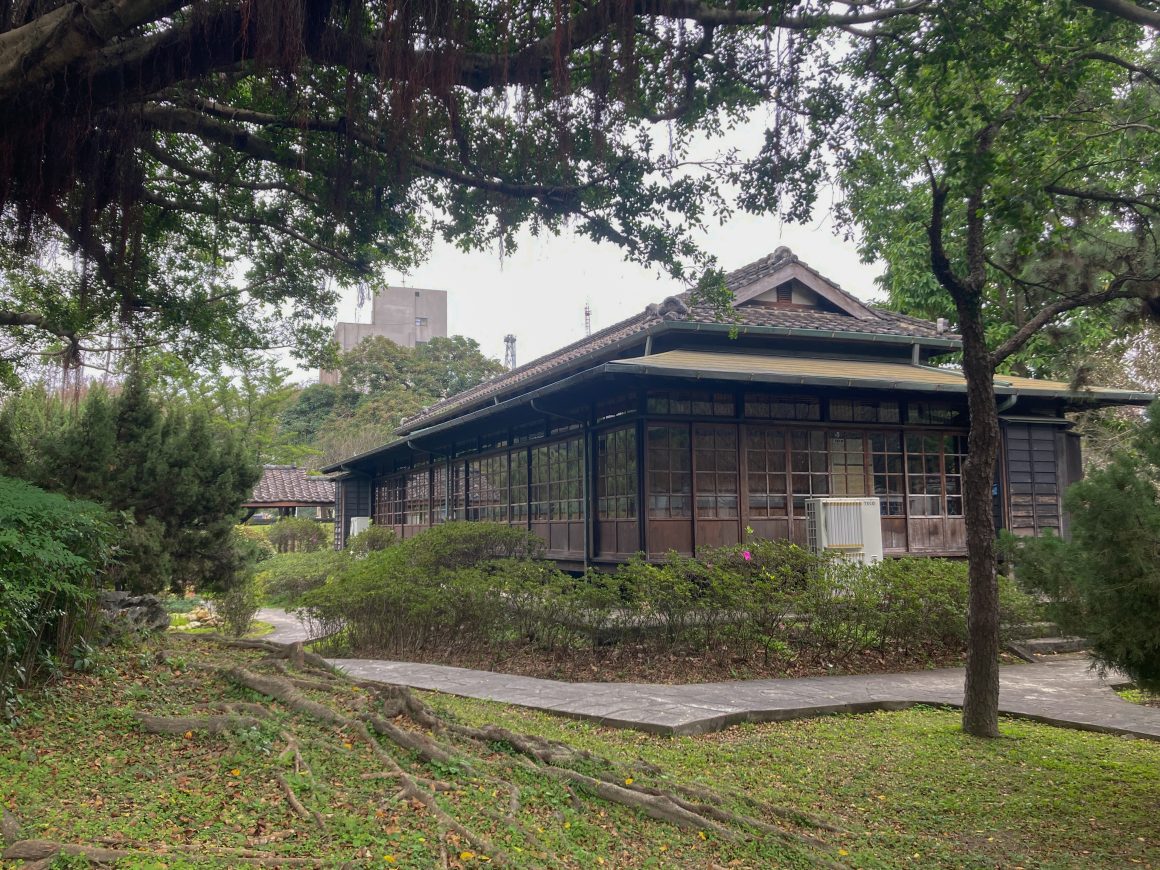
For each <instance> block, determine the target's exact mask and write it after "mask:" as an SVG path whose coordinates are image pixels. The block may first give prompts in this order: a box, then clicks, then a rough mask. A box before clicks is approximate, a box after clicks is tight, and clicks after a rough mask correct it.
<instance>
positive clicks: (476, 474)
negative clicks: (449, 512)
mask: <svg viewBox="0 0 1160 870" xmlns="http://www.w3.org/2000/svg"><path fill="white" fill-rule="evenodd" d="M507 499H508V494H507V454H506V453H500V454H498V455H496V456H488V457H487V458H485V459H473V460H471V461H470V462H468V463H467V518H468V519H469V520H482V521H485V522H493V523H504V522H507Z"/></svg>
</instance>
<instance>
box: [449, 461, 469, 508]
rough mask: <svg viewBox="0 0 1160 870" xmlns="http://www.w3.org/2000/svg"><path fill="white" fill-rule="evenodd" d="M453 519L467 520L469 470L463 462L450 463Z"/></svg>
mask: <svg viewBox="0 0 1160 870" xmlns="http://www.w3.org/2000/svg"><path fill="white" fill-rule="evenodd" d="M450 466H451V467H450V474H451V519H453V520H464V519H467V469H466V468H465V467H464V463H463V462H462V461H461V460H453V461H452V462H451V463H450Z"/></svg>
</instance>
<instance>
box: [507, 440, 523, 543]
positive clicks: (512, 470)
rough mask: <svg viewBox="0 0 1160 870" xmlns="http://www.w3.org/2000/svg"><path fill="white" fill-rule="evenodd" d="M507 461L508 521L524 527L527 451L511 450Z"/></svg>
mask: <svg viewBox="0 0 1160 870" xmlns="http://www.w3.org/2000/svg"><path fill="white" fill-rule="evenodd" d="M508 461H509V465H508V480H509V482H510V488H509V491H508V499H509V502H508V504H509V508H510V509H509V511H508V517H509V520H508V521H509V522H511V523H515V524H517V525H524V524H525V523H527V521H528V451H527V450H513V451H512V452H511V454H510V455H509V457H508Z"/></svg>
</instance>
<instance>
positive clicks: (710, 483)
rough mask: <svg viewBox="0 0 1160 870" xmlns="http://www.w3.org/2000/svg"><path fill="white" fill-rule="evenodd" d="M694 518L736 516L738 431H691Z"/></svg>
mask: <svg viewBox="0 0 1160 870" xmlns="http://www.w3.org/2000/svg"><path fill="white" fill-rule="evenodd" d="M693 463H694V467H695V468H696V484H697V487H696V492H697V516H698V517H713V518H716V519H732V518H734V517H736V516H737V515H738V498H737V427H736V426H714V425H711V424H697V425H696V426H694V427H693Z"/></svg>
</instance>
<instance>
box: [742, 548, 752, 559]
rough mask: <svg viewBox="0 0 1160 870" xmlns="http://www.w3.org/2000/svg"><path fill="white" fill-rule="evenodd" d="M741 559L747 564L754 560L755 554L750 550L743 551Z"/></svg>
mask: <svg viewBox="0 0 1160 870" xmlns="http://www.w3.org/2000/svg"><path fill="white" fill-rule="evenodd" d="M741 558H742V559H744V560H745V561H746V562H748V561H749V560H750V559H752V558H753V554H752V553H750V552H749V551H748V550H742V551H741Z"/></svg>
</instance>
